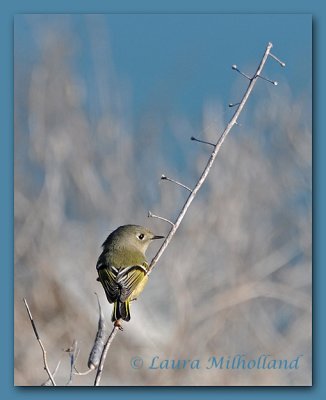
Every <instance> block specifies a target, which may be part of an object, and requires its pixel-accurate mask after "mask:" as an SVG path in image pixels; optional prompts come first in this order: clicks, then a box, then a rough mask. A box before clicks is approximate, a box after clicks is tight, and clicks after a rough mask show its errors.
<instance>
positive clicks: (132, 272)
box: [96, 225, 164, 329]
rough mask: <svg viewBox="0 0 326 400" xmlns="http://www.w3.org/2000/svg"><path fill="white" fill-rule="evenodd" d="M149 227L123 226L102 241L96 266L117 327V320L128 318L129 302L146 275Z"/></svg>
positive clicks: (137, 294) (140, 286)
mask: <svg viewBox="0 0 326 400" xmlns="http://www.w3.org/2000/svg"><path fill="white" fill-rule="evenodd" d="M162 238H164V236H157V235H154V234H153V233H152V232H151V231H150V230H149V229H146V228H144V227H142V226H139V225H123V226H120V227H119V228H117V229H116V230H115V231H113V232H112V233H111V234H110V235H109V236H108V237H107V239H106V240H105V242H104V243H103V245H102V247H103V251H102V254H101V255H100V257H99V259H98V261H97V264H96V269H97V272H98V280H99V281H100V282H101V284H102V286H103V288H104V291H105V294H106V297H107V299H108V301H109V303H114V305H113V312H112V318H111V319H112V322H114V325H115V326H118V327H119V328H120V329H122V328H121V320H125V321H129V320H130V301H132V300H135V299H136V298H137V297H138V296H139V294H140V293H141V292H142V291H143V289H144V287H145V285H146V283H147V280H148V277H147V272H148V263H147V261H146V258H145V252H146V250H147V248H148V246H149V245H150V243H151V242H152V241H153V240H154V239H162Z"/></svg>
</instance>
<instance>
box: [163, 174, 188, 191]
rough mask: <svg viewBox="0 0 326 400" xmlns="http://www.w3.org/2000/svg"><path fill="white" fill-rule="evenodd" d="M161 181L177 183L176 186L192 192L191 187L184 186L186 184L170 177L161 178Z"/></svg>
mask: <svg viewBox="0 0 326 400" xmlns="http://www.w3.org/2000/svg"><path fill="white" fill-rule="evenodd" d="M161 180H162V181H169V182H173V183H175V184H176V185H178V186H181V187H183V188H184V189H187V190H188V191H189V192H192V189H190V187H188V186H186V185H184V184H183V183H181V182H178V181H176V180H175V179H172V178H169V177H168V176H166V175H162V176H161Z"/></svg>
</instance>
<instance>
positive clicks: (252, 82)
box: [147, 43, 273, 275]
mask: <svg viewBox="0 0 326 400" xmlns="http://www.w3.org/2000/svg"><path fill="white" fill-rule="evenodd" d="M272 47H273V45H272V43H268V45H267V47H266V50H265V53H264V55H263V58H262V60H261V62H260V64H259V66H258V68H257V71H256V73H255V74H254V77H253V78H252V79H251V80H250V82H249V85H248V88H247V90H246V92H245V94H244V95H243V97H242V100H241V101H240V104H239V107H238V108H237V109H236V111H235V113H234V114H233V116H232V118H231V119H230V122H229V123H228V124H227V126H226V128H225V130H224V132H223V133H222V135H221V136H220V138H219V140H218V142H217V143H216V145H215V147H214V150H213V152H212V154H211V156H210V158H209V160H208V162H207V164H206V167H205V169H204V171H203V173H202V174H201V176H200V178H199V180H198V182H197V184H196V186H195V187H194V189H193V191H192V193H190V195H189V196H188V199H187V200H186V202H185V204H184V206H183V207H182V210H181V211H180V214H179V216H178V218H177V219H176V221H175V223H174V226H172V228H171V230H170V232H169V233H168V235H167V236H166V238H165V240H164V242H163V243H162V246H161V247H160V248H159V250H158V252H157V253H156V255H155V256H154V257H153V259H152V261H151V263H150V265H149V268H148V273H147V274H148V275H149V274H150V273H151V272H152V270H153V268H154V266H155V264H156V263H157V262H158V260H159V259H160V257H161V256H162V254H163V253H164V251H165V249H166V248H167V246H168V245H169V243H170V242H171V239H172V238H173V236H174V234H175V233H176V231H177V229H178V228H179V225H180V223H181V221H182V220H183V218H184V216H185V214H186V212H187V210H188V208H189V206H190V204H191V203H192V201H193V199H194V198H195V197H196V194H197V192H198V190H199V189H200V188H201V186H202V184H203V183H204V182H205V180H206V178H207V175H208V173H209V171H210V169H211V167H212V165H213V162H214V161H215V158H216V156H217V154H218V152H219V150H220V148H221V146H222V144H223V142H224V140H225V138H226V136H227V135H228V133H229V132H230V130H231V129H232V127H233V126H234V125H235V124H236V122H237V119H238V117H239V115H240V113H241V111H242V110H243V107H244V106H245V104H246V102H247V100H248V98H249V95H250V93H251V92H252V90H253V88H254V86H255V84H256V82H257V79H258V77H259V76H260V73H261V71H262V69H263V68H264V65H265V63H266V60H267V57H268V55H269V53H270V50H271V48H272Z"/></svg>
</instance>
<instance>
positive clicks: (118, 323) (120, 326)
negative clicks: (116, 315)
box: [114, 319, 123, 331]
mask: <svg viewBox="0 0 326 400" xmlns="http://www.w3.org/2000/svg"><path fill="white" fill-rule="evenodd" d="M114 327H115V328H119V330H120V331H123V327H122V325H121V320H120V319H117V320H115V321H114Z"/></svg>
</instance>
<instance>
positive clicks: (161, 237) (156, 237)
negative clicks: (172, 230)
mask: <svg viewBox="0 0 326 400" xmlns="http://www.w3.org/2000/svg"><path fill="white" fill-rule="evenodd" d="M164 238H165V236H158V235H154V236H153V237H152V240H154V239H164Z"/></svg>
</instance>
